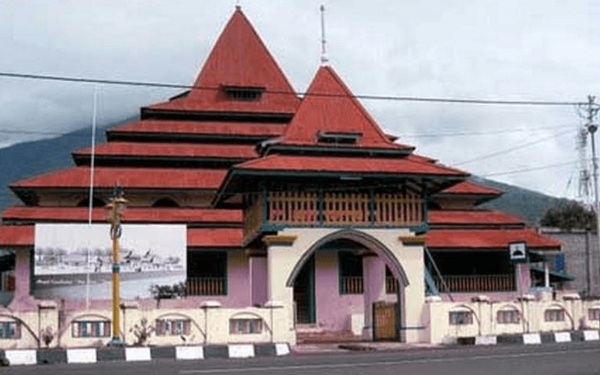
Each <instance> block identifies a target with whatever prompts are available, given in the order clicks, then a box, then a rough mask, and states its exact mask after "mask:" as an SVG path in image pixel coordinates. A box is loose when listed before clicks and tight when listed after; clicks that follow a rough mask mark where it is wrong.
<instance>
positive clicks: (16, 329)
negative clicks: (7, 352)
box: [0, 322, 21, 339]
mask: <svg viewBox="0 0 600 375" xmlns="http://www.w3.org/2000/svg"><path fill="white" fill-rule="evenodd" d="M20 338H21V325H20V324H19V323H17V322H0V339H20Z"/></svg>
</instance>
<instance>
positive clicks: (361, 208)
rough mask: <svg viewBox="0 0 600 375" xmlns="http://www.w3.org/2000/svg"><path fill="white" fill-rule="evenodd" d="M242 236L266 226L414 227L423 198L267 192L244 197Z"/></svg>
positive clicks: (421, 215)
mask: <svg viewBox="0 0 600 375" xmlns="http://www.w3.org/2000/svg"><path fill="white" fill-rule="evenodd" d="M246 198H247V200H246V209H245V211H244V237H245V238H248V237H249V236H254V235H256V234H260V232H261V231H262V228H265V227H270V228H274V227H290V226H297V227H327V226H334V227H340V226H369V227H413V226H415V227H416V226H421V225H423V224H424V206H423V199H422V197H421V196H420V195H418V194H412V193H395V194H387V193H373V194H369V193H329V192H328V193H317V192H266V193H265V194H263V195H254V196H248V197H246Z"/></svg>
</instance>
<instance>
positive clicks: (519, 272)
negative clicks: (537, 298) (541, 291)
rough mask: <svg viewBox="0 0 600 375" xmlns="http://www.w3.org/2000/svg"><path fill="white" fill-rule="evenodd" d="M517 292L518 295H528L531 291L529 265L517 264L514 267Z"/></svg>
mask: <svg viewBox="0 0 600 375" xmlns="http://www.w3.org/2000/svg"><path fill="white" fill-rule="evenodd" d="M515 270H516V276H515V277H516V281H517V291H518V292H519V294H521V295H523V294H528V293H529V291H530V289H531V273H530V271H529V263H518V264H516V265H515Z"/></svg>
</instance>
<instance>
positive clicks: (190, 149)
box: [73, 142, 258, 159]
mask: <svg viewBox="0 0 600 375" xmlns="http://www.w3.org/2000/svg"><path fill="white" fill-rule="evenodd" d="M91 153H92V150H91V148H90V147H87V148H84V149H80V150H77V151H75V152H74V153H73V156H74V157H75V158H79V157H82V156H86V157H89V156H91ZM95 154H96V156H99V157H102V156H110V157H131V156H137V157H140V156H141V157H154V158H230V159H251V158H255V157H257V156H258V154H257V153H256V150H255V146H253V145H223V144H198V143H142V142H108V143H104V144H101V145H98V146H97V147H96V149H95Z"/></svg>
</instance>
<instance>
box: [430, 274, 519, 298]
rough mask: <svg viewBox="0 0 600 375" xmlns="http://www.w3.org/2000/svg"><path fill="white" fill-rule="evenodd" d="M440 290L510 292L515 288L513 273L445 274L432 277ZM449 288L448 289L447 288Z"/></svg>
mask: <svg viewBox="0 0 600 375" xmlns="http://www.w3.org/2000/svg"><path fill="white" fill-rule="evenodd" d="M433 279H434V281H435V284H436V286H437V288H438V290H439V291H440V292H455V293H471V292H510V291H514V290H516V284H515V275H513V274H501V275H446V276H443V282H442V280H441V279H440V277H439V276H434V277H433ZM448 289H449V290H448Z"/></svg>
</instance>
